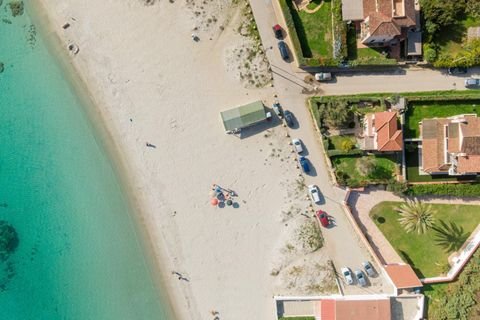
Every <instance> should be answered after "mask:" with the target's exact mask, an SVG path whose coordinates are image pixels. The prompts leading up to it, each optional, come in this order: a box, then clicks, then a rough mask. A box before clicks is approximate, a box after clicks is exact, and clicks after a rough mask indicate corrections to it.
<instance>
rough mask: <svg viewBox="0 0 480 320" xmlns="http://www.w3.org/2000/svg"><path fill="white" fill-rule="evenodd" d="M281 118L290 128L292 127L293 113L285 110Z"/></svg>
mask: <svg viewBox="0 0 480 320" xmlns="http://www.w3.org/2000/svg"><path fill="white" fill-rule="evenodd" d="M283 119H285V123H286V124H287V126H289V127H290V128H291V127H293V113H291V112H290V111H288V110H285V111H284V112H283Z"/></svg>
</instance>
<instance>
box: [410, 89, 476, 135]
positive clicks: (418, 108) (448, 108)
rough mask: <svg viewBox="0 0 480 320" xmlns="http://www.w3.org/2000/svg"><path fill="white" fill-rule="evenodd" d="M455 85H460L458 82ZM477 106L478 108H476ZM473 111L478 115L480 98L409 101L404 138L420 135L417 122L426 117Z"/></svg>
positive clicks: (448, 115)
mask: <svg viewBox="0 0 480 320" xmlns="http://www.w3.org/2000/svg"><path fill="white" fill-rule="evenodd" d="M457 85H462V83H460V82H459V83H458V84H457ZM477 107H478V108H477ZM465 113H475V114H477V115H480V100H471V101H468V102H465V101H458V102H457V101H422V102H414V103H410V104H409V106H408V110H407V113H406V126H405V130H404V136H405V138H417V137H419V135H420V132H419V125H418V123H419V122H420V121H421V120H422V119H426V118H435V117H437V118H444V117H450V116H454V115H458V114H465Z"/></svg>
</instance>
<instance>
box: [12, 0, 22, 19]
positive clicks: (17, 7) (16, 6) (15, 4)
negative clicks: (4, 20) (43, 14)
mask: <svg viewBox="0 0 480 320" xmlns="http://www.w3.org/2000/svg"><path fill="white" fill-rule="evenodd" d="M8 6H9V7H10V10H11V11H12V16H14V17H16V16H21V15H22V14H23V11H24V7H25V6H24V4H23V1H17V0H15V1H12V2H10V3H9V4H8Z"/></svg>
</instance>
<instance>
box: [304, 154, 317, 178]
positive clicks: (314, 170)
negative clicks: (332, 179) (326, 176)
mask: <svg viewBox="0 0 480 320" xmlns="http://www.w3.org/2000/svg"><path fill="white" fill-rule="evenodd" d="M305 159H307V161H308V166H309V167H310V171H309V172H305V174H306V175H307V176H309V177H316V176H317V169H315V167H314V166H313V165H312V162H311V161H310V159H308V158H305Z"/></svg>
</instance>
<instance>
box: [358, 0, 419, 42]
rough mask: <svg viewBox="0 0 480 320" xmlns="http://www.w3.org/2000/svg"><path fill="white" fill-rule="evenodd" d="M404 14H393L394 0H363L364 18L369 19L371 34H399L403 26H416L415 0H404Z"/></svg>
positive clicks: (379, 35)
mask: <svg viewBox="0 0 480 320" xmlns="http://www.w3.org/2000/svg"><path fill="white" fill-rule="evenodd" d="M403 1H404V3H405V12H404V16H401V17H395V16H393V6H392V5H393V2H392V0H363V14H364V18H365V19H367V18H368V17H369V18H370V19H369V20H370V21H369V28H370V34H371V35H375V36H378V37H381V36H382V35H385V36H386V37H387V36H388V37H392V36H399V35H400V34H401V31H400V29H401V28H402V27H412V26H415V24H416V23H415V4H414V0H403Z"/></svg>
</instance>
